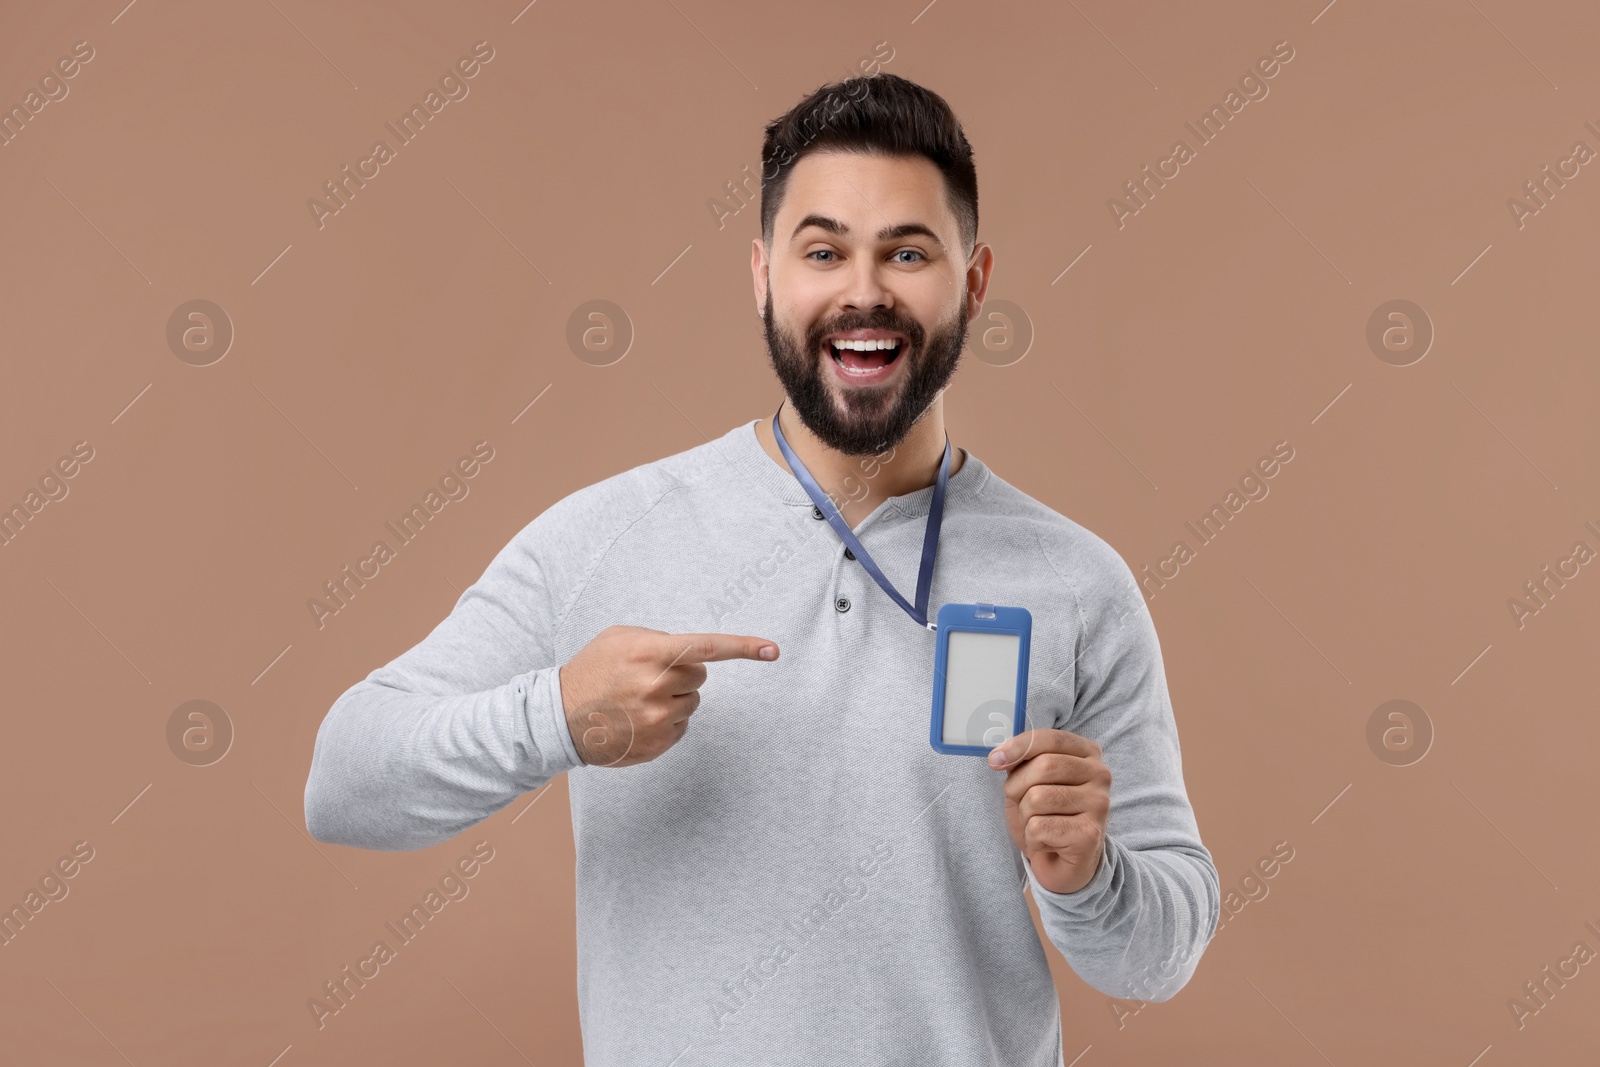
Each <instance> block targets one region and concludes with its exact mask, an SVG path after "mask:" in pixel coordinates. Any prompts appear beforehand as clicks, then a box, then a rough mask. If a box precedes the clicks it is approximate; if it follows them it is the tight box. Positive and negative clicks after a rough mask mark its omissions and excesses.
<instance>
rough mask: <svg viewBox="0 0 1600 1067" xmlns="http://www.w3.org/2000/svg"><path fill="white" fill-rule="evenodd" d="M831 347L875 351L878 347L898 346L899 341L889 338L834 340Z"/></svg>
mask: <svg viewBox="0 0 1600 1067" xmlns="http://www.w3.org/2000/svg"><path fill="white" fill-rule="evenodd" d="M833 347H835V348H848V349H851V350H853V351H856V352H874V351H876V350H878V349H880V348H898V347H900V342H899V341H890V340H881V341H835V342H833Z"/></svg>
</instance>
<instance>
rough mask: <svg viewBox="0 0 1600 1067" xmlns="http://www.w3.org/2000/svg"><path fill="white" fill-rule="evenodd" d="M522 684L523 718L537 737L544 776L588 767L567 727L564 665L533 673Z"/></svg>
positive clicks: (537, 749) (536, 744) (536, 747)
mask: <svg viewBox="0 0 1600 1067" xmlns="http://www.w3.org/2000/svg"><path fill="white" fill-rule="evenodd" d="M523 683H524V684H523V685H522V686H519V687H518V689H519V694H520V695H521V696H522V698H523V717H524V718H525V719H526V720H527V723H528V733H529V735H530V736H531V737H532V739H533V748H534V752H535V754H536V756H537V758H538V759H539V761H540V763H541V764H542V768H541V770H542V773H541V774H540V778H541V779H549V778H552V777H554V776H555V775H557V774H560V773H561V772H563V771H570V770H574V769H576V768H578V767H583V766H587V764H585V763H584V762H583V757H581V756H579V755H578V746H577V745H575V744H574V743H573V741H572V731H571V729H570V728H568V726H567V713H566V705H565V703H564V702H563V700H562V696H561V668H559V667H546V668H543V669H540V670H535V671H531V672H529V674H527V675H526V676H525V677H524V679H523Z"/></svg>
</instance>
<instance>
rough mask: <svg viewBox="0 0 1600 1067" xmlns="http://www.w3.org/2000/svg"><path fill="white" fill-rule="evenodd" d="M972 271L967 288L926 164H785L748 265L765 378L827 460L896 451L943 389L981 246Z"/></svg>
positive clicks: (979, 272) (820, 158) (977, 274)
mask: <svg viewBox="0 0 1600 1067" xmlns="http://www.w3.org/2000/svg"><path fill="white" fill-rule="evenodd" d="M972 260H973V261H974V262H975V263H976V264H978V265H975V266H974V268H973V271H972V272H971V276H970V277H969V272H968V259H967V258H966V257H965V256H964V255H963V252H962V248H961V243H960V236H959V233H958V229H957V225H956V219H955V216H954V215H953V214H952V213H951V211H950V208H949V205H948V203H947V201H946V198H945V186H944V178H943V176H942V175H941V174H940V173H939V169H938V168H937V167H935V166H934V165H933V163H932V162H931V161H930V160H927V159H924V158H923V157H921V156H907V157H885V156H873V155H866V154H862V153H856V152H835V151H827V152H816V153H813V154H811V155H809V156H806V157H804V158H803V159H801V160H800V162H798V163H796V164H795V166H794V169H793V171H792V172H791V173H790V176H789V184H788V188H787V189H786V190H785V193H784V199H783V204H782V206H781V207H780V208H779V210H778V214H777V216H776V217H775V219H774V220H773V232H772V248H771V251H770V256H769V255H768V253H767V250H766V249H765V247H764V246H763V244H762V242H761V241H759V240H758V241H757V242H756V247H755V252H754V255H753V257H752V262H751V266H752V268H753V270H754V272H755V276H756V297H757V300H758V301H761V303H762V322H763V323H764V325H765V328H766V339H767V354H768V356H769V358H770V359H771V361H772V367H773V369H774V370H775V371H776V372H777V375H778V379H779V381H780V382H782V384H783V388H784V392H785V393H787V394H788V397H789V402H790V404H792V405H793V406H794V409H795V413H796V414H797V415H799V417H800V421H801V422H803V423H804V424H805V425H806V427H807V428H808V429H810V431H811V432H812V433H814V434H816V436H817V437H818V439H820V440H821V441H822V442H823V443H824V444H826V445H827V446H828V447H829V448H832V449H835V450H836V451H839V452H843V453H845V454H846V455H854V456H865V455H873V454H877V453H881V452H883V451H885V450H887V449H889V448H892V447H894V446H895V445H897V444H899V443H900V441H901V440H902V439H903V438H904V437H905V435H906V434H907V432H909V431H910V429H911V427H912V426H913V425H914V424H915V423H916V421H917V420H918V419H919V418H921V417H922V415H923V414H924V413H925V412H926V411H927V410H928V407H929V405H931V404H932V403H933V402H934V400H936V399H937V398H938V395H939V393H940V391H941V390H943V389H944V387H945V386H946V385H947V384H949V382H950V378H951V376H952V375H953V374H954V373H955V370H956V365H957V363H958V362H959V361H960V358H961V349H962V347H963V346H964V345H965V343H966V336H967V321H968V317H969V315H970V314H973V313H976V311H977V310H978V308H980V307H981V304H982V299H983V290H984V289H985V288H986V287H987V283H988V261H989V251H988V249H987V247H986V246H983V245H979V246H978V247H977V248H976V249H974V252H973V256H972ZM969 305H970V307H969ZM863 341H864V342H869V346H868V350H866V351H856V350H853V349H851V348H849V347H847V346H846V343H848V342H863ZM885 342H887V343H890V344H892V345H893V346H894V347H892V348H887V349H881V350H876V349H875V348H874V346H875V345H876V344H879V343H885Z"/></svg>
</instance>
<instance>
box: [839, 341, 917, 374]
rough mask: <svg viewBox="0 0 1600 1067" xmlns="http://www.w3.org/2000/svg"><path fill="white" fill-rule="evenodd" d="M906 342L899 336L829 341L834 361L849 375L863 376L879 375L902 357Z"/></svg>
mask: <svg viewBox="0 0 1600 1067" xmlns="http://www.w3.org/2000/svg"><path fill="white" fill-rule="evenodd" d="M903 347H904V342H902V341H901V340H899V339H898V338H891V339H884V340H869V341H840V340H834V341H830V342H828V343H827V348H828V352H829V354H830V355H832V356H833V361H834V363H836V364H838V366H839V368H840V370H842V371H843V372H844V373H845V374H847V375H859V376H861V377H863V378H870V377H875V376H878V375H879V374H880V373H881V372H882V371H884V370H885V369H886V368H888V367H889V366H890V365H891V364H893V363H894V361H895V360H897V359H899V358H900V351H901V349H902V348H903Z"/></svg>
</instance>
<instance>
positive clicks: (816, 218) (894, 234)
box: [789, 215, 944, 249]
mask: <svg viewBox="0 0 1600 1067" xmlns="http://www.w3.org/2000/svg"><path fill="white" fill-rule="evenodd" d="M807 226H815V227H817V228H818V229H820V230H826V231H828V232H829V233H831V234H833V235H834V236H835V237H847V236H849V234H850V227H848V226H846V225H845V224H844V223H842V222H840V221H839V220H838V219H832V218H829V217H828V216H826V215H807V216H806V217H805V218H803V219H801V220H800V225H798V226H796V227H795V228H794V233H792V234H790V235H789V237H790V240H793V239H794V238H795V237H797V236H799V234H800V231H801V230H803V229H805V228H806V227H807ZM911 236H920V237H926V238H928V239H929V240H930V241H932V242H933V243H934V244H936V245H938V246H939V248H940V249H943V248H944V242H943V241H941V240H939V235H938V234H936V233H934V232H933V230H932V229H930V228H929V227H927V226H924V225H923V224H922V223H920V222H902V223H901V224H900V225H898V226H885V227H884V228H883V229H881V230H879V231H878V240H879V241H898V240H899V239H900V238H902V237H911Z"/></svg>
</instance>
